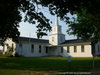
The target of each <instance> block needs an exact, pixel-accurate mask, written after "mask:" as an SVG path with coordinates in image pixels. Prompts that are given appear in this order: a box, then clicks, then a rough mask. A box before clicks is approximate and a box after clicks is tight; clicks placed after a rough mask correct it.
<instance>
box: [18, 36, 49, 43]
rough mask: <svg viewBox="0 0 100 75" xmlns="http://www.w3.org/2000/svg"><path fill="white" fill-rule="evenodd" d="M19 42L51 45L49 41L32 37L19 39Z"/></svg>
mask: <svg viewBox="0 0 100 75" xmlns="http://www.w3.org/2000/svg"><path fill="white" fill-rule="evenodd" d="M19 41H22V42H34V43H49V40H45V39H37V38H30V37H19Z"/></svg>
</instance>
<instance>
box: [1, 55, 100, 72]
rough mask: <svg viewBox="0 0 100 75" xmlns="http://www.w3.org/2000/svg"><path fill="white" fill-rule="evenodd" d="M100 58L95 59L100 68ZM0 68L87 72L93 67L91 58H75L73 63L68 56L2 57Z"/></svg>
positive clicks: (97, 66) (96, 65) (96, 66)
mask: <svg viewBox="0 0 100 75" xmlns="http://www.w3.org/2000/svg"><path fill="white" fill-rule="evenodd" d="M99 62H100V59H96V60H95V68H100V63H99ZM0 64H1V66H0V69H13V70H30V71H59V72H64V71H65V72H69V71H70V72H87V71H90V70H91V69H92V59H91V58H73V59H72V62H71V63H68V62H67V58H46V57H40V58H22V57H21V58H15V57H9V58H0Z"/></svg>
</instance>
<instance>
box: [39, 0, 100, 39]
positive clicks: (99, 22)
mask: <svg viewBox="0 0 100 75" xmlns="http://www.w3.org/2000/svg"><path fill="white" fill-rule="evenodd" d="M40 1H41V4H42V5H43V6H49V10H50V12H51V14H54V11H55V10H57V11H58V12H57V13H58V15H59V16H60V18H61V19H62V20H64V21H65V22H66V23H67V24H69V29H68V33H69V34H72V35H76V36H78V37H79V38H82V39H85V40H86V39H92V40H100V10H99V7H100V0H49V1H48V0H40ZM67 13H71V14H72V15H73V14H76V15H77V18H74V20H73V21H70V19H69V17H68V16H67Z"/></svg>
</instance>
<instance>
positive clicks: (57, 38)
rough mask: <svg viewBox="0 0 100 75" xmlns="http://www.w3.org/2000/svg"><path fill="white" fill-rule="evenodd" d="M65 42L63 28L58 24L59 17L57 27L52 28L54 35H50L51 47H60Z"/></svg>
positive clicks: (56, 20) (56, 21) (56, 22)
mask: <svg viewBox="0 0 100 75" xmlns="http://www.w3.org/2000/svg"><path fill="white" fill-rule="evenodd" d="M64 41H65V35H64V34H62V31H61V26H60V25H59V23H58V16H57V15H56V17H55V25H54V26H53V27H52V33H51V34H50V35H49V43H50V44H51V45H59V44H61V43H63V42H64Z"/></svg>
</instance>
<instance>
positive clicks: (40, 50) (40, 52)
mask: <svg viewBox="0 0 100 75" xmlns="http://www.w3.org/2000/svg"><path fill="white" fill-rule="evenodd" d="M39 53H41V45H39Z"/></svg>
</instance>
